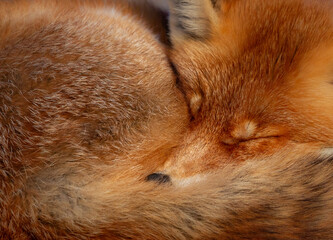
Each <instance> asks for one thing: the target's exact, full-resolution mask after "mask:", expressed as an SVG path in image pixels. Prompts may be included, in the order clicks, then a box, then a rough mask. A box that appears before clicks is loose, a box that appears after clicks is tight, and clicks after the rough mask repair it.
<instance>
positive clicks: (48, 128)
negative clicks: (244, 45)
mask: <svg viewBox="0 0 333 240" xmlns="http://www.w3.org/2000/svg"><path fill="white" fill-rule="evenodd" d="M104 2H105V1H71V2H69V1H61V0H58V1H47V0H44V1H42V0H39V1H33V2H32V1H23V0H18V1H11V2H7V3H6V2H1V3H0V90H1V91H0V132H1V135H0V137H1V138H0V239H6V240H7V239H15V240H16V239H18V240H25V239H26V240H27V239H43V240H44V239H148V240H149V239H151V240H153V239H154V240H155V239H161V240H162V239H180V240H185V239H308V240H310V239H311V240H312V239H332V236H333V232H332V231H333V227H332V226H333V219H332V216H333V197H332V196H333V175H332V169H333V158H332V155H333V154H332V150H331V149H330V150H329V149H327V150H325V151H322V152H321V153H317V154H310V155H306V156H304V155H305V149H307V148H310V149H312V148H313V146H314V144H313V143H312V142H311V141H310V142H309V143H305V142H303V143H302V144H300V143H298V142H295V143H294V144H292V143H289V144H287V145H286V146H284V151H280V152H279V154H274V155H273V156H271V157H269V158H268V160H267V161H256V159H254V160H253V159H251V158H249V159H248V160H247V161H245V162H244V163H243V164H242V165H239V166H234V165H232V164H227V165H223V166H224V167H223V168H222V169H219V171H218V172H217V173H210V174H204V175H202V176H201V177H200V178H199V177H195V178H193V179H191V180H189V181H187V180H184V181H183V182H179V181H176V177H177V175H176V174H175V175H174V176H175V180H173V181H172V183H171V184H170V183H166V184H164V185H156V184H154V183H151V182H146V181H145V179H146V176H147V175H149V174H150V173H152V172H154V171H157V170H158V169H161V168H162V167H163V166H164V164H165V162H166V161H168V159H169V157H170V154H172V152H173V151H174V150H175V151H176V153H177V154H178V155H177V154H176V155H177V156H179V159H183V157H181V156H184V149H187V150H188V153H189V160H191V159H192V158H193V155H195V156H196V157H197V158H194V159H198V156H203V157H202V158H201V159H205V155H207V156H208V158H207V159H208V160H209V159H211V155H212V154H211V153H210V151H211V149H212V148H210V147H209V146H210V145H206V144H205V142H202V141H197V140H201V139H202V138H198V139H196V135H194V134H192V135H189V134H187V135H186V136H191V139H192V141H190V142H189V143H181V142H180V140H182V135H183V133H184V131H185V130H186V129H187V127H188V114H187V108H186V103H185V101H184V99H183V96H182V95H181V93H180V91H179V90H178V89H177V88H176V84H175V77H174V75H173V74H172V71H171V68H170V66H169V63H168V60H167V58H166V54H165V49H164V48H163V46H162V45H161V43H159V42H158V40H157V37H156V34H157V32H159V29H158V28H157V29H156V30H154V32H155V33H153V31H151V30H149V26H150V25H151V24H150V22H151V19H149V20H146V19H145V17H144V15H142V14H141V12H137V11H134V10H133V8H132V7H131V6H128V5H127V4H126V3H124V2H123V1H117V2H114V1H110V2H107V4H104ZM215 4H216V5H215V6H219V2H216V1H215ZM221 6H222V5H221ZM140 9H141V8H140ZM141 10H142V9H141ZM141 10H140V11H141ZM142 11H144V12H145V11H146V10H142ZM210 13H212V12H210ZM156 16H157V17H158V15H156ZM212 19H213V20H214V18H212ZM215 20H216V19H215ZM215 20H214V21H215ZM203 32H205V31H203ZM233 43H234V42H233ZM203 46H204V45H203ZM207 49H208V48H207ZM197 50H202V49H197ZM187 51H188V49H187ZM197 54H199V51H198V52H197ZM313 54H314V55H316V54H315V53H313ZM318 54H320V52H318ZM323 54H326V53H325V52H324V53H323ZM189 56H193V55H189ZM316 56H317V55H316ZM318 56H319V55H318ZM303 60H304V61H306V59H303ZM176 63H177V64H179V62H176ZM183 63H184V64H188V61H186V59H184V62H183ZM207 63H209V62H207ZM210 63H212V62H210ZM200 64H202V67H205V65H204V64H205V63H200ZM177 66H178V65H177ZM188 66H191V64H189V65H188ZM191 67H192V66H191ZM182 70H184V69H182ZM188 70H189V71H193V68H191V69H188ZM212 70H214V69H212ZM216 70H219V69H216ZM309 71H310V69H309ZM310 72H311V74H315V75H316V76H317V73H316V71H310ZM320 72H321V73H322V71H320ZM189 74H190V72H189ZM192 74H193V72H192ZM312 80H313V79H312ZM204 83H205V82H204V81H203V84H204ZM309 83H310V82H309ZM302 86H303V88H304V89H308V87H307V86H308V85H307V84H304V85H302ZM199 87H200V86H199ZM227 89H228V88H226V90H227ZM291 89H292V88H291ZM185 90H186V95H187V96H189V95H190V94H193V95H194V96H196V97H195V99H194V101H193V102H192V103H189V105H190V106H191V111H192V114H193V115H194V116H197V117H198V116H200V112H201V111H202V110H201V109H202V103H201V100H202V98H201V96H200V94H199V95H198V93H197V92H195V91H194V92H189V91H187V89H186V88H185ZM323 91H325V88H323ZM199 93H201V92H200V91H199ZM290 94H291V95H292V94H295V93H290ZM309 94H310V92H309ZM245 97H246V95H245ZM214 99H215V98H212V100H214ZM297 99H301V98H297ZM297 104H300V103H297ZM317 105H318V104H317V103H315V104H314V105H313V108H314V109H315V108H316V107H317ZM236 113H237V111H235V114H236ZM235 116H237V115H235ZM323 116H325V113H324V112H323ZM326 116H327V115H326ZM216 120H218V119H216ZM249 120H250V121H249ZM243 121H244V119H243ZM246 121H247V122H246V124H245V125H244V124H243V125H238V126H237V127H235V128H233V129H232V131H230V135H232V136H233V137H234V138H235V137H238V138H239V137H242V138H244V137H250V136H252V135H253V134H254V133H256V131H257V125H256V124H257V122H255V121H253V119H248V120H247V119H246ZM210 123H211V121H208V123H207V124H210ZM190 127H191V130H190V132H192V129H193V131H194V128H196V127H197V125H195V124H194V125H192V126H190ZM213 127H215V125H214V126H213ZM276 131H278V132H279V133H280V132H284V131H285V129H282V131H281V127H280V126H279V125H278V126H271V127H270V128H265V131H262V132H261V134H272V133H275V132H276ZM213 133H214V134H211V132H210V135H207V137H209V136H210V137H213V136H215V135H216V134H217V133H218V132H214V131H213ZM234 138H224V139H223V141H225V144H229V145H232V144H235V139H234ZM323 139H324V140H325V138H324V137H323ZM277 141H278V142H279V140H277ZM191 142H193V144H195V145H194V146H196V147H197V150H196V148H195V147H194V148H187V146H188V144H190V143H191ZM198 142H199V144H196V143H198ZM324 142H325V144H326V143H327V142H326V140H325V141H324ZM200 144H203V145H202V146H203V148H198V146H200ZM282 145H283V144H282ZM206 146H208V148H207V149H210V150H209V151H208V152H207V151H206V150H205V149H204V148H205V147H206ZM269 146H270V145H269ZM259 147H260V144H259ZM178 149H182V150H178ZM218 151H220V150H219V148H217V152H215V154H216V153H219V152H218ZM180 153H182V154H180ZM239 153H241V152H239ZM243 153H244V154H245V153H246V152H243ZM176 155H174V156H176ZM222 156H223V155H222ZM223 161H224V159H223ZM177 162H178V158H174V157H173V163H175V164H177ZM169 164H170V163H169ZM212 164H214V162H213V161H211V162H207V164H206V168H207V170H212V169H213V168H214V167H212ZM201 165H205V163H204V162H202V161H201ZM217 165H219V163H218V164H217ZM189 167H191V165H189ZM218 167H219V166H218ZM192 170H193V172H192V173H195V172H197V166H196V165H193V169H191V168H189V169H186V173H185V174H184V175H183V176H187V175H189V172H191V171H192ZM179 171H181V168H179ZM204 172H205V171H204ZM202 173H203V172H202ZM174 176H173V175H172V176H171V177H174Z"/></svg>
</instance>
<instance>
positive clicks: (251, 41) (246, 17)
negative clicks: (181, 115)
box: [172, 0, 333, 112]
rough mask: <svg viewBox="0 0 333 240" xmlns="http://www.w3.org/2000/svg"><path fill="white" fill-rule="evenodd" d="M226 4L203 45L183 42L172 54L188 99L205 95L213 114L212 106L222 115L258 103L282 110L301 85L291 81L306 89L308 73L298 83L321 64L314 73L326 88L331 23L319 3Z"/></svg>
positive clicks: (332, 35)
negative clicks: (314, 67)
mask: <svg viewBox="0 0 333 240" xmlns="http://www.w3.org/2000/svg"><path fill="white" fill-rule="evenodd" d="M227 3H228V4H225V5H224V6H223V7H222V10H221V13H220V14H221V15H223V16H222V20H221V21H220V22H219V23H218V26H217V27H215V32H213V34H212V35H211V36H210V37H209V38H208V39H205V40H200V41H198V40H197V39H196V40H188V41H187V42H183V43H182V48H177V47H176V48H175V50H174V51H173V53H172V56H173V59H174V61H175V62H176V65H177V68H179V69H178V70H179V72H180V75H181V79H182V85H183V86H184V90H185V92H191V91H192V92H195V93H196V94H190V95H191V96H195V97H196V98H198V93H199V95H206V99H208V100H207V101H209V102H210V103H209V105H210V106H213V107H214V108H215V107H216V106H214V104H212V101H215V102H217V103H219V104H220V103H221V102H223V106H225V107H223V106H222V105H220V106H219V107H220V109H221V106H222V109H223V110H226V109H230V110H235V109H238V110H240V109H241V108H242V107H244V109H247V110H249V108H251V105H252V107H253V105H256V104H257V105H258V103H261V104H259V105H265V102H266V105H268V104H270V105H271V104H272V101H275V102H276V103H277V105H279V106H283V105H285V104H287V103H285V102H283V101H284V99H285V98H286V97H287V96H288V94H289V93H290V92H291V91H290V89H297V88H299V86H301V85H302V84H298V85H297V84H294V82H295V78H298V79H299V81H304V82H308V83H310V82H311V81H309V79H313V77H314V76H313V75H314V72H313V71H312V72H311V73H309V74H305V73H304V74H302V77H298V75H299V74H300V73H302V72H306V70H307V69H306V68H309V65H311V64H312V63H315V62H318V61H319V62H322V63H323V64H322V65H321V66H320V67H319V66H318V64H317V66H318V67H317V68H316V69H317V70H316V73H315V74H317V76H318V77H317V78H319V81H321V82H322V83H323V84H328V83H330V82H332V80H330V79H329V77H328V74H327V72H328V69H330V68H331V67H332V66H331V65H332V64H330V62H332V60H331V59H332V57H331V56H333V53H332V51H330V53H325V49H327V48H330V47H331V46H330V45H331V43H332V41H333V26H332V17H330V16H329V11H323V9H322V6H319V2H311V4H306V1H298V0H295V1H259V0H254V1H232V2H230V1H227ZM226 6H227V7H226ZM318 51H321V52H323V54H322V55H323V57H322V58H321V57H320V55H318V54H317V55H316V56H314V54H313V53H314V52H318ZM324 54H326V55H325V56H324ZM323 59H326V60H327V61H326V60H323ZM323 61H325V62H323ZM312 65H313V64H312ZM311 74H312V75H311ZM310 75H311V76H310ZM322 75H325V76H326V77H320V76H322ZM313 83H314V84H318V80H317V82H316V83H315V82H313ZM303 85H304V84H303ZM305 85H307V86H308V85H309V84H305ZM296 91H297V90H296ZM286 95H287V96H286ZM302 97H303V98H306V97H307V95H304V96H302ZM204 99H205V98H204ZM263 99H264V100H263ZM190 102H191V103H192V100H190ZM202 102H203V104H204V101H202ZM259 105H258V106H259ZM196 108H198V107H196ZM260 108H261V107H260ZM252 110H254V109H252ZM258 111H261V109H258ZM252 112H253V111H252Z"/></svg>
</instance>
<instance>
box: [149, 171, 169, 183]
mask: <svg viewBox="0 0 333 240" xmlns="http://www.w3.org/2000/svg"><path fill="white" fill-rule="evenodd" d="M146 181H148V182H150V181H155V182H158V183H159V184H162V183H168V182H171V179H170V177H169V176H168V175H165V174H163V173H153V174H150V175H148V176H147V177H146Z"/></svg>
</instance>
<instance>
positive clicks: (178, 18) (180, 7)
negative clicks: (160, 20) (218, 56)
mask: <svg viewBox="0 0 333 240" xmlns="http://www.w3.org/2000/svg"><path fill="white" fill-rule="evenodd" d="M220 1H221V0H169V7H170V36H171V41H172V42H173V43H175V42H179V41H181V40H187V39H194V40H204V39H207V38H209V36H210V34H211V32H212V30H213V28H214V25H215V23H216V21H217V13H216V12H215V9H214V8H215V7H216V8H218V6H219V5H220Z"/></svg>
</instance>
